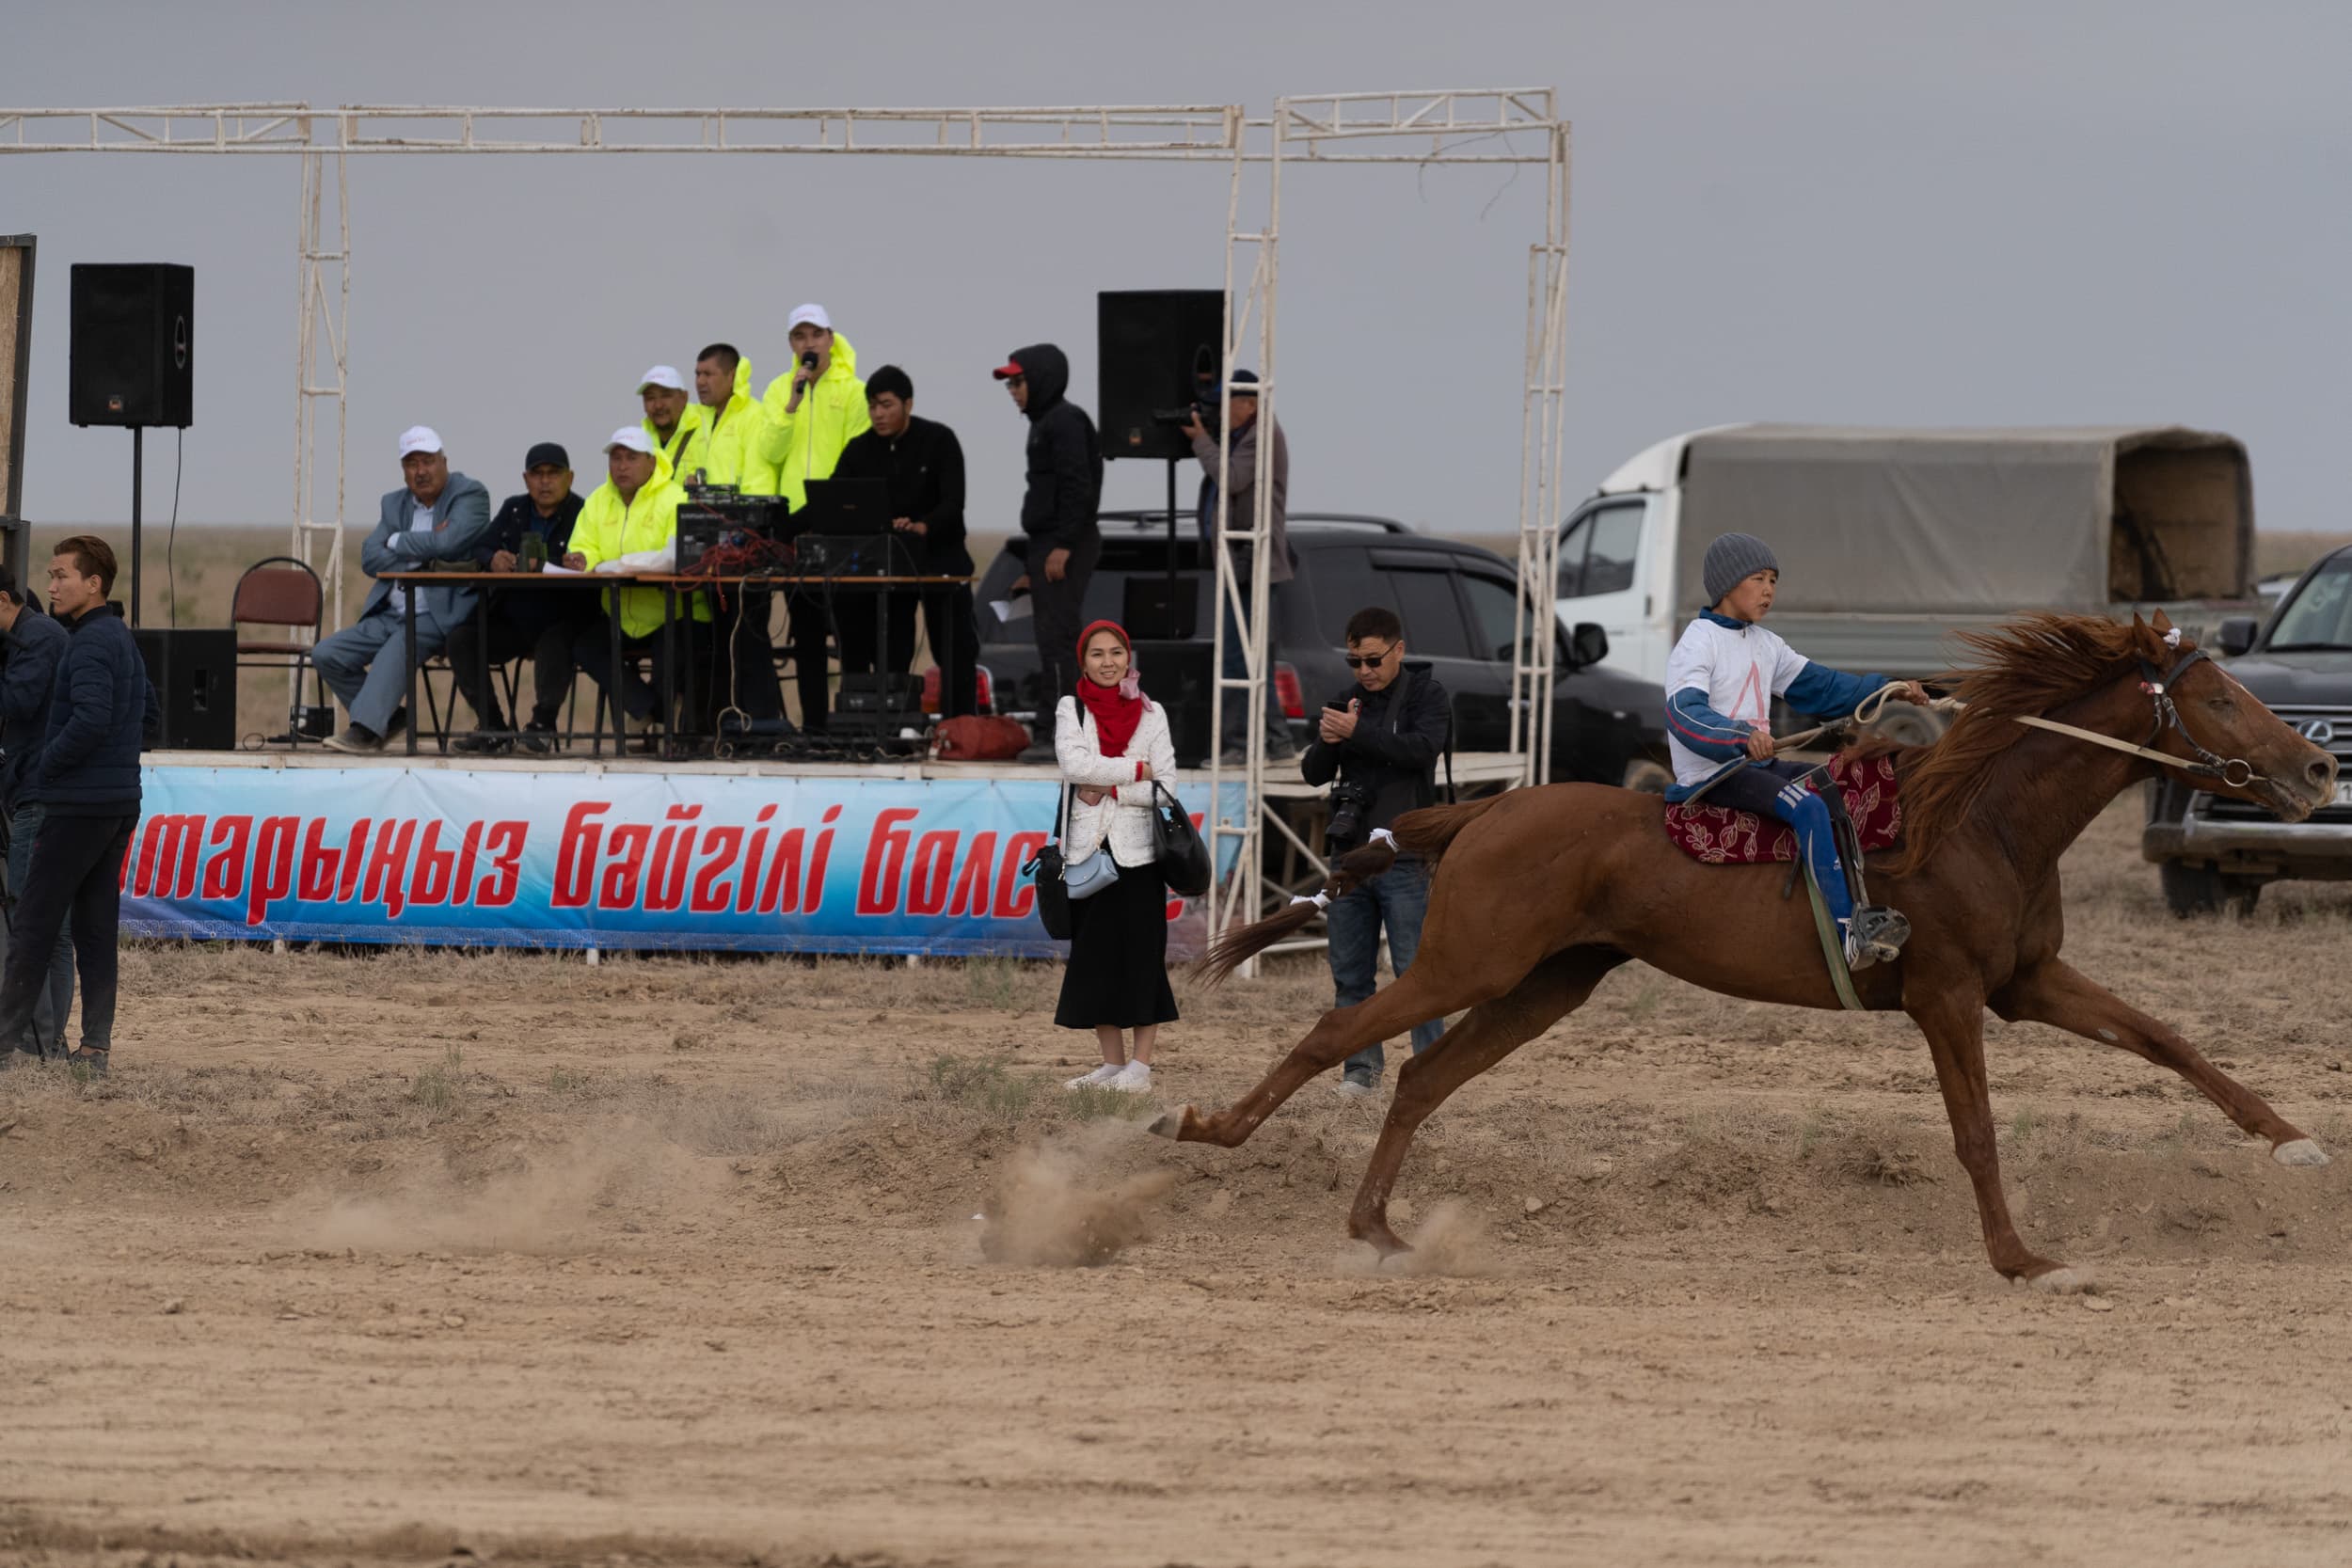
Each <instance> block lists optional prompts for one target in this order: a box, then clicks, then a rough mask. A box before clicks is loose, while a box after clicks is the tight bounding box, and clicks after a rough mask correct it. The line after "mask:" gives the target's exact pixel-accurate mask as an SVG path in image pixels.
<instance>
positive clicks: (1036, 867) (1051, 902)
mask: <svg viewBox="0 0 2352 1568" xmlns="http://www.w3.org/2000/svg"><path fill="white" fill-rule="evenodd" d="M1070 795H1071V792H1070V791H1069V790H1068V789H1066V788H1065V789H1064V790H1063V791H1062V794H1061V812H1060V814H1059V815H1057V816H1056V817H1055V819H1054V836H1053V837H1052V838H1051V839H1050V840H1048V841H1047V842H1046V844H1045V846H1044V847H1042V848H1041V849H1039V850H1038V852H1037V853H1036V855H1034V856H1032V857H1031V858H1030V861H1029V863H1028V864H1026V865H1025V866H1023V867H1022V868H1021V869H1022V870H1024V871H1026V872H1029V873H1031V874H1033V875H1034V876H1035V878H1036V879H1037V918H1038V921H1039V923H1040V924H1041V925H1042V926H1043V927H1045V934H1046V935H1047V936H1049V937H1052V938H1053V939H1054V940H1055V941H1056V942H1068V941H1069V940H1070V888H1069V885H1068V884H1067V883H1065V882H1064V881H1063V880H1062V859H1061V835H1062V830H1063V827H1064V819H1065V818H1066V817H1067V816H1068V813H1069V810H1070Z"/></svg>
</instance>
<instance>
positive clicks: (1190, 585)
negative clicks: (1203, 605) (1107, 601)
mask: <svg viewBox="0 0 2352 1568" xmlns="http://www.w3.org/2000/svg"><path fill="white" fill-rule="evenodd" d="M1200 582H1201V579H1200V578H1197V577H1190V576H1186V577H1180V578H1177V579H1176V580H1175V581H1173V582H1170V581H1169V580H1168V578H1164V577H1145V576H1144V575H1143V574H1141V573H1140V572H1138V573H1137V574H1136V575H1135V576H1134V577H1131V578H1128V579H1127V580H1126V581H1125V582H1124V583H1123V584H1121V585H1120V589H1121V592H1120V616H1119V624H1120V626H1125V627H1126V628H1127V635H1128V636H1129V637H1140V638H1151V639H1153V640H1155V641H1157V640H1163V639H1168V638H1176V639H1180V640H1189V639H1190V638H1191V637H1192V636H1193V635H1194V632H1195V630H1196V628H1197V627H1198V626H1200Z"/></svg>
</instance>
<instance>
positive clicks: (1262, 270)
mask: <svg viewBox="0 0 2352 1568" xmlns="http://www.w3.org/2000/svg"><path fill="white" fill-rule="evenodd" d="M1245 126H1246V129H1247V130H1248V131H1250V132H1255V131H1258V130H1259V129H1260V128H1261V122H1259V121H1255V120H1251V121H1246V122H1245ZM1567 129H1568V128H1567V125H1566V123H1565V121H1563V120H1561V119H1559V118H1558V115H1557V112H1556V105H1555V103H1554V100H1553V95H1552V93H1551V92H1550V91H1549V89H1543V90H1526V91H1514V90H1497V89H1481V90H1464V91H1454V92H1424V93H1335V94H1327V95H1323V96H1319V97H1312V98H1279V99H1277V100H1275V104H1274V117H1273V119H1272V120H1271V121H1270V122H1264V124H1263V130H1264V131H1265V133H1266V134H1265V135H1264V136H1263V144H1262V145H1261V144H1260V142H1259V141H1258V140H1257V139H1256V138H1254V137H1245V141H1246V142H1248V145H1245V146H1242V147H1237V148H1235V149H1234V150H1233V154H1232V157H1233V174H1232V198H1230V200H1229V203H1228V210H1227V214H1226V248H1225V299H1226V318H1225V345H1224V347H1225V365H1224V379H1225V384H1226V385H1228V386H1231V385H1232V377H1233V372H1234V371H1235V370H1236V369H1237V368H1239V365H1240V358H1239V354H1240V349H1241V345H1242V344H1243V343H1244V342H1245V341H1247V339H1248V326H1249V317H1250V313H1251V309H1252V307H1254V308H1255V309H1256V313H1257V329H1258V373H1259V376H1260V379H1261V385H1260V387H1259V388H1258V395H1259V402H1258V420H1259V428H1260V430H1261V431H1262V432H1263V431H1267V430H1269V429H1270V428H1271V427H1272V424H1273V421H1274V418H1275V408H1276V406H1277V404H1279V402H1280V396H1281V395H1280V393H1279V390H1278V388H1277V384H1278V382H1279V376H1278V375H1277V374H1276V373H1275V363H1274V355H1275V315H1276V299H1277V297H1278V293H1279V291H1278V287H1277V285H1278V283H1279V277H1280V254H1281V249H1280V230H1281V216H1282V171H1283V168H1284V166H1285V165H1286V164H1295V163H1410V164H1416V165H1422V164H1431V163H1441V164H1454V163H1509V164H1541V165H1543V166H1544V170H1545V186H1544V201H1545V214H1544V232H1543V237H1542V239H1541V240H1540V241H1539V242H1538V243H1537V244H1535V245H1533V246H1531V247H1530V256H1529V263H1528V265H1529V284H1528V324H1527V354H1526V367H1525V374H1524V377H1523V379H1522V390H1521V400H1522V401H1521V434H1520V442H1521V451H1520V468H1519V528H1518V534H1519V544H1518V583H1519V594H1518V610H1517V613H1516V617H1515V626H1514V633H1513V638H1512V642H1513V657H1512V674H1511V696H1512V702H1511V740H1510V745H1511V750H1512V752H1514V753H1517V758H1518V778H1519V780H1520V782H1522V783H1525V784H1539V783H1542V782H1544V781H1546V780H1548V779H1549V777H1550V737H1551V684H1552V674H1553V671H1552V648H1553V644H1554V641H1555V640H1556V634H1555V633H1554V632H1553V631H1552V624H1553V623H1554V621H1555V619H1556V617H1554V615H1553V613H1552V609H1551V603H1552V592H1553V590H1552V580H1553V562H1554V559H1555V558H1556V555H1557V553H1558V521H1557V519H1558V515H1559V505H1558V502H1559V488H1560V470H1561V458H1560V451H1561V444H1562V439H1563V437H1564V436H1565V423H1564V420H1565V399H1564V397H1563V390H1564V382H1565V327H1566V319H1567V318H1566V303H1567V199H1568V181H1567V177H1568V139H1567ZM1521 134H1524V135H1528V136H1532V137H1533V138H1534V139H1536V140H1538V141H1540V143H1541V147H1540V149H1538V150H1526V149H1523V148H1518V147H1515V146H1512V145H1509V143H1508V138H1510V137H1513V136H1515V135H1521ZM1422 137H1427V138H1429V148H1428V150H1427V151H1426V152H1423V151H1420V150H1409V151H1394V150H1390V149H1391V147H1392V145H1393V144H1394V143H1395V142H1396V141H1397V140H1400V139H1403V140H1406V141H1410V140H1417V139H1419V138H1422ZM1495 141H1502V142H1504V143H1505V145H1504V146H1502V147H1501V148H1492V147H1488V146H1487V145H1486V144H1487V143H1489V142H1495ZM1367 146H1369V148H1370V150H1367ZM1473 148H1474V149H1478V150H1474V151H1473V150H1471V149H1473ZM1251 162H1263V164H1264V166H1265V168H1266V208H1265V216H1264V218H1263V221H1262V222H1259V223H1258V225H1257V227H1256V228H1254V229H1245V228H1244V227H1243V220H1242V214H1241V190H1242V179H1243V174H1244V169H1245V166H1246V165H1247V164H1249V163H1251ZM1245 254H1246V255H1248V256H1249V257H1250V259H1251V265H1250V266H1249V268H1248V282H1247V285H1246V286H1245V287H1244V288H1243V289H1242V290H1241V291H1240V292H1238V293H1237V292H1236V290H1235V283H1236V281H1237V279H1238V278H1239V277H1240V276H1241V272H1242V269H1241V267H1240V264H1239V262H1240V258H1241V257H1242V256H1243V255H1245ZM1260 439H1261V440H1262V441H1263V442H1266V443H1269V445H1268V446H1266V447H1263V448H1262V449H1261V452H1262V455H1263V454H1265V453H1269V452H1270V451H1271V447H1270V443H1271V441H1272V436H1270V435H1262V436H1260ZM1231 445H1232V427H1231V425H1230V424H1229V423H1227V422H1225V421H1222V420H1220V421H1219V435H1218V437H1217V453H1218V463H1219V467H1220V468H1222V467H1223V466H1224V464H1225V462H1226V461H1227V459H1228V457H1229V454H1230V449H1231ZM1265 460H1266V461H1269V462H1270V461H1271V458H1270V456H1266V457H1265ZM1216 499H1217V529H1216V541H1217V545H1216V552H1215V554H1216V595H1215V596H1216V606H1217V613H1216V626H1215V631H1214V632H1213V634H1212V636H1213V651H1212V653H1211V656H1210V657H1211V658H1212V660H1213V661H1214V668H1215V671H1216V678H1215V679H1214V681H1213V682H1212V687H1213V689H1214V693H1215V694H1214V696H1213V698H1212V700H1211V707H1210V711H1211V717H1210V721H1209V730H1210V735H1211V738H1212V746H1211V751H1210V758H1209V780H1210V785H1211V799H1212V800H1219V801H1221V796H1220V795H1219V794H1218V792H1217V786H1219V785H1221V784H1222V783H1223V782H1224V777H1225V770H1226V764H1225V762H1224V740H1225V736H1226V735H1227V733H1228V731H1227V728H1226V725H1225V722H1224V716H1225V706H1226V705H1227V704H1228V703H1232V702H1239V703H1241V704H1242V705H1243V711H1244V713H1245V714H1246V715H1247V716H1248V717H1247V718H1246V720H1245V721H1244V722H1243V723H1242V724H1240V725H1239V726H1238V731H1239V733H1241V734H1242V735H1244V736H1247V739H1246V741H1245V743H1244V746H1245V750H1244V752H1243V760H1242V779H1243V786H1244V787H1243V806H1242V810H1241V811H1240V813H1239V814H1238V816H1235V817H1227V816H1223V815H1222V814H1221V812H1213V814H1212V816H1211V817H1210V819H1209V820H1210V824H1211V827H1210V834H1211V837H1210V847H1211V849H1212V852H1216V851H1217V850H1218V849H1219V847H1220V846H1221V845H1223V844H1224V843H1225V842H1227V841H1229V840H1230V841H1233V842H1234V845H1235V847H1236V848H1237V850H1238V857H1237V866H1238V869H1237V871H1236V874H1235V875H1234V877H1233V879H1232V883H1231V884H1230V885H1229V886H1225V887H1219V886H1212V887H1211V889H1210V893H1209V903H1208V924H1209V930H1210V932H1211V934H1212V935H1214V934H1216V933H1217V932H1220V931H1223V930H1226V929H1227V928H1229V927H1233V926H1242V925H1248V923H1249V922H1251V921H1254V920H1256V919H1257V918H1258V917H1259V914H1260V911H1261V910H1262V909H1263V899H1264V895H1265V894H1266V893H1268V892H1269V891H1270V892H1272V893H1274V894H1275V895H1276V896H1278V897H1279V896H1281V895H1283V893H1284V892H1285V890H1283V889H1280V888H1277V887H1274V886H1273V884H1272V883H1271V882H1269V881H1268V880H1267V879H1266V878H1265V876H1264V875H1263V860H1264V856H1263V836H1264V829H1265V825H1266V824H1267V822H1268V821H1272V822H1273V824H1274V826H1275V828H1276V830H1277V831H1278V832H1279V833H1281V834H1282V835H1283V836H1284V837H1285V838H1287V839H1288V840H1289V841H1290V842H1291V843H1292V844H1293V845H1295V846H1296V847H1298V848H1300V849H1302V850H1305V851H1306V852H1307V854H1308V856H1309V858H1310V859H1314V858H1315V857H1314V854H1313V851H1312V849H1311V848H1310V847H1308V846H1306V845H1304V844H1303V843H1300V841H1299V839H1298V836H1297V834H1296V833H1295V832H1293V831H1292V830H1291V828H1290V826H1289V824H1288V823H1286V822H1283V821H1282V820H1281V819H1280V817H1279V816H1277V815H1276V813H1277V811H1278V809H1279V808H1278V807H1277V806H1276V805H1275V804H1274V803H1273V802H1272V801H1271V800H1269V799H1268V796H1267V792H1266V772H1265V768H1266V756H1265V738H1266V737H1265V725H1264V723H1263V720H1262V718H1261V715H1262V714H1263V711H1264V706H1265V703H1266V700H1267V690H1266V689H1267V684H1268V682H1270V681H1271V680H1272V679H1273V675H1274V667H1273V656H1272V652H1271V639H1270V637H1269V635H1268V633H1269V631H1270V629H1271V628H1269V627H1268V626H1267V625H1266V611H1267V608H1268V599H1269V588H1268V583H1269V578H1268V574H1267V573H1266V572H1265V571H1264V570H1263V569H1259V570H1253V571H1252V572H1250V574H1249V577H1248V582H1247V583H1246V584H1245V583H1243V582H1242V581H1241V580H1240V573H1239V571H1238V569H1237V568H1238V567H1239V566H1240V565H1241V563H1242V562H1244V561H1249V562H1258V563H1261V564H1262V563H1263V562H1264V561H1265V560H1266V559H1267V556H1266V551H1267V549H1268V548H1269V546H1270V544H1271V541H1272V537H1273V507H1274V487H1273V485H1272V484H1270V483H1263V484H1257V485H1253V486H1252V487H1251V500H1252V503H1253V504H1252V509H1251V514H1250V517H1249V523H1248V529H1247V531H1241V532H1238V533H1236V532H1235V531H1232V528H1231V526H1230V525H1231V522H1232V518H1231V515H1230V512H1229V510H1228V509H1229V507H1230V504H1231V498H1230V497H1229V495H1228V494H1227V491H1226V489H1225V487H1224V486H1223V485H1219V486H1218V487H1217V498H1216ZM1228 611H1230V612H1231V613H1232V617H1233V619H1234V621H1235V622H1236V626H1235V629H1236V630H1237V631H1238V632H1239V633H1240V634H1241V639H1242V648H1243V673H1241V674H1239V675H1232V676H1229V675H1227V674H1226V673H1225V623H1226V619H1227V612H1228ZM1311 716H1312V715H1311V714H1310V717H1311ZM1240 973H1241V974H1244V975H1246V976H1247V975H1254V974H1256V973H1257V960H1256V959H1255V958H1252V959H1250V960H1249V961H1248V963H1247V964H1246V965H1244V966H1243V968H1242V970H1241V971H1240Z"/></svg>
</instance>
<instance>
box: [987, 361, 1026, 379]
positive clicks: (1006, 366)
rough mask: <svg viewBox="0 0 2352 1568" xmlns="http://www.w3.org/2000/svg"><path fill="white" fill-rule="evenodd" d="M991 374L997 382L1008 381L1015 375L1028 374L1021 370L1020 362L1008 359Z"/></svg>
mask: <svg viewBox="0 0 2352 1568" xmlns="http://www.w3.org/2000/svg"><path fill="white" fill-rule="evenodd" d="M991 373H992V374H993V375H994V376H995V377H996V379H997V380H999V381H1010V380H1011V379H1012V378H1013V377H1014V376H1016V375H1022V376H1025V375H1027V374H1028V373H1029V372H1027V371H1025V370H1023V369H1022V368H1021V361H1020V360H1018V359H1008V360H1006V361H1005V362H1004V363H1003V364H1001V365H999V366H997V367H996V369H995V370H994V371H993V372H991Z"/></svg>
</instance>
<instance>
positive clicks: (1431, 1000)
mask: <svg viewBox="0 0 2352 1568" xmlns="http://www.w3.org/2000/svg"><path fill="white" fill-rule="evenodd" d="M1439 967H1440V966H1438V965H1430V964H1426V963H1421V964H1416V965H1415V966H1414V967H1412V968H1409V969H1407V970H1406V972H1405V974H1403V975H1402V976H1401V977H1400V978H1398V979H1397V980H1395V981H1393V982H1392V983H1391V984H1389V985H1387V986H1384V987H1382V988H1381V989H1380V990H1376V991H1375V992H1373V994H1372V997H1371V999H1370V1000H1369V1001H1364V1002H1359V1003H1357V1004H1356V1005H1355V1006H1352V1007H1334V1008H1332V1009H1331V1010H1330V1011H1329V1012H1327V1013H1325V1014H1324V1015H1323V1017H1322V1018H1321V1019H1319V1020H1318V1021H1317V1022H1316V1023H1315V1026H1314V1027H1313V1028H1312V1029H1310V1030H1309V1031H1308V1032H1307V1037H1306V1038H1305V1039H1303V1040H1300V1041H1299V1042H1298V1043H1297V1044H1296V1045H1295V1046H1293V1047H1291V1050H1290V1053H1289V1054H1288V1055H1286V1056H1284V1057H1283V1058H1282V1059H1281V1060H1280V1061H1279V1062H1277V1063H1275V1064H1274V1069H1273V1070H1272V1071H1271V1072H1268V1073H1267V1074H1266V1075H1265V1077H1264V1078H1263V1079H1261V1080H1260V1081H1259V1083H1258V1086H1257V1087H1256V1088H1253V1089H1251V1090H1250V1091H1249V1092H1248V1094H1246V1095H1243V1096H1242V1097H1241V1098H1240V1099H1239V1100H1236V1101H1233V1102H1232V1104H1231V1105H1228V1106H1227V1107H1226V1108H1225V1109H1224V1110H1222V1111H1217V1112H1215V1113H1213V1114H1212V1115H1209V1116H1206V1117H1204V1116H1201V1115H1200V1113H1199V1112H1197V1111H1195V1110H1194V1109H1193V1108H1192V1107H1191V1106H1189V1105H1187V1106H1185V1107H1184V1109H1183V1110H1182V1111H1168V1112H1166V1113H1164V1114H1162V1115H1161V1116H1160V1117H1159V1118H1158V1119H1157V1120H1155V1121H1153V1122H1152V1132H1157V1133H1159V1134H1160V1135H1161V1136H1162V1137H1164V1138H1174V1139H1176V1140H1177V1141H1178V1142H1180V1143H1211V1144H1219V1145H1222V1146H1223V1147H1225V1148H1238V1147H1239V1146H1240V1145H1241V1144H1242V1143H1243V1142H1245V1141H1246V1140H1247V1139H1248V1136H1249V1134H1250V1133H1252V1132H1256V1131H1257V1130H1258V1124H1259V1123H1261V1122H1263V1121H1264V1120H1265V1118H1266V1117H1270V1116H1272V1115H1273V1114H1274V1113H1275V1111H1276V1110H1277V1109H1279V1107H1280V1105H1281V1103H1282V1101H1285V1100H1288V1099H1289V1098H1290V1097H1291V1096H1292V1095H1294V1094H1295V1093H1297V1092H1298V1088H1299V1085H1303V1084H1305V1083H1306V1082H1307V1081H1308V1080H1309V1079H1311V1078H1312V1077H1313V1076H1314V1075H1315V1074H1316V1073H1318V1072H1323V1071H1327V1069H1331V1068H1334V1067H1337V1066H1338V1065H1339V1064H1340V1063H1342V1062H1343V1061H1345V1060H1346V1059H1347V1058H1348V1057H1350V1056H1352V1055H1354V1054H1355V1053H1357V1052H1359V1051H1361V1050H1362V1049H1363V1048H1364V1047H1365V1046H1367V1045H1370V1044H1371V1043H1372V1042H1373V1041H1375V1040H1385V1039H1388V1038H1389V1037H1391V1036H1395V1035H1401V1034H1403V1033H1405V1032H1406V1030H1408V1029H1410V1028H1412V1027H1413V1025H1415V1024H1417V1023H1421V1022H1425V1021H1427V1020H1429V1019H1433V1018H1443V1017H1444V1016H1445V1015H1446V1014H1448V1013H1453V1012H1459V1011H1460V1010H1461V1009H1462V1008H1464V1007H1467V1006H1470V1005H1471V1004H1473V1003H1476V1002H1482V1001H1484V1000H1485V999H1486V997H1488V996H1491V995H1493V994H1494V993H1495V991H1496V990H1501V989H1502V988H1501V987H1500V986H1492V985H1487V984H1484V983H1481V982H1478V981H1475V980H1471V981H1464V980H1458V979H1456V980H1444V979H1440V978H1439V977H1438V969H1439ZM1436 1049H1437V1048H1436V1047H1434V1046H1433V1047H1431V1050H1432V1051H1435V1050H1436Z"/></svg>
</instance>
